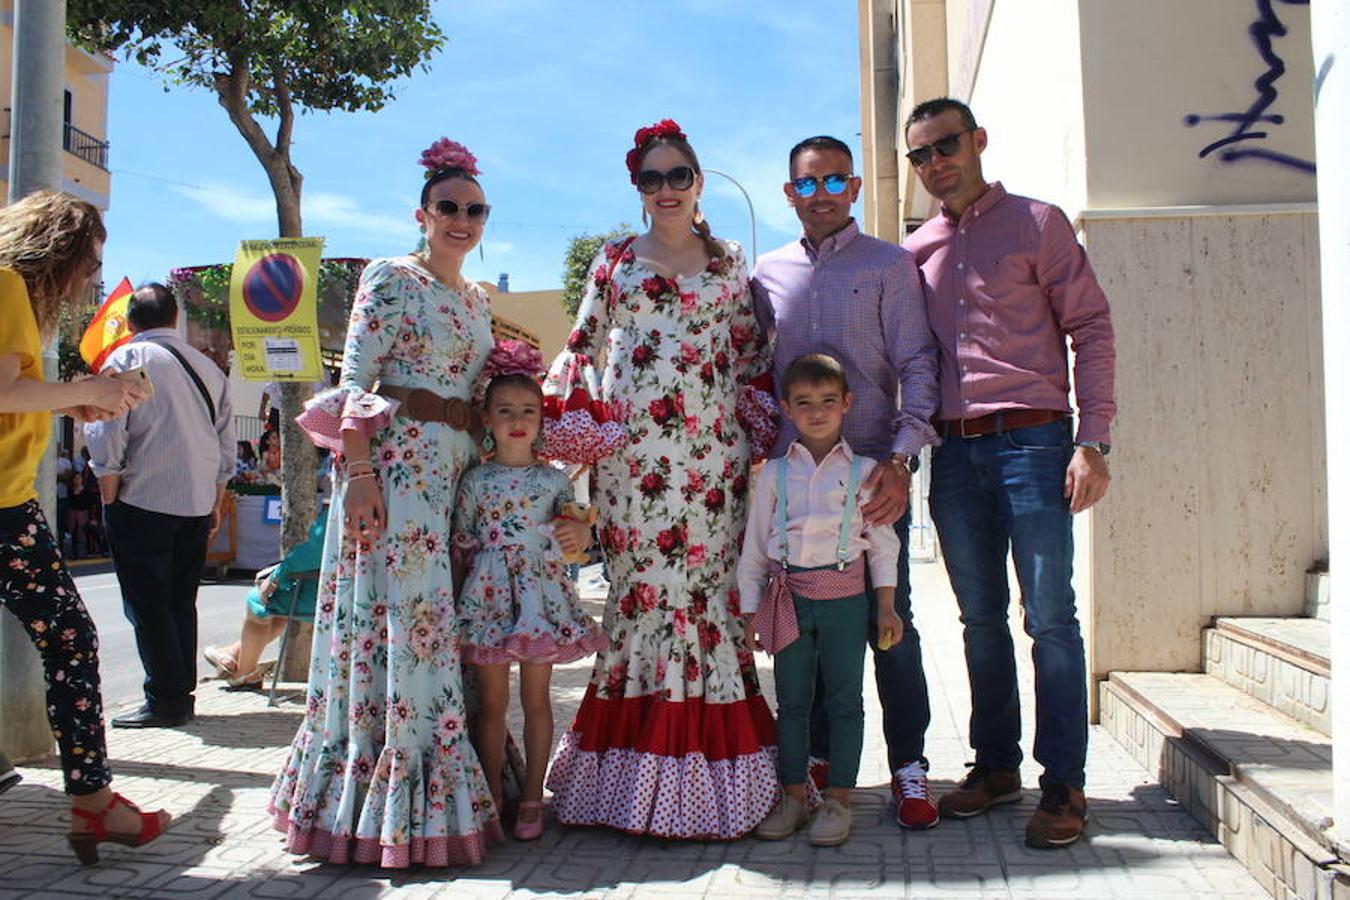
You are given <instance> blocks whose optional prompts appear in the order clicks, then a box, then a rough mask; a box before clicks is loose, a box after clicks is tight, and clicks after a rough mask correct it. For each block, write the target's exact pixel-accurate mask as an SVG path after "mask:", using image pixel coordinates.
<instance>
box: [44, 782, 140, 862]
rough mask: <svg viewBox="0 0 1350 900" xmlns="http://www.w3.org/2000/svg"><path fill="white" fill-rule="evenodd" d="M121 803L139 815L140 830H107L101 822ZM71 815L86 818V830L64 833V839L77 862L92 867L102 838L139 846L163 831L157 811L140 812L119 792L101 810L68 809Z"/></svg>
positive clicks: (116, 842) (138, 808)
mask: <svg viewBox="0 0 1350 900" xmlns="http://www.w3.org/2000/svg"><path fill="white" fill-rule="evenodd" d="M119 803H122V804H125V805H126V806H129V807H131V808H132V809H134V810H135V811H136V812H137V813H140V816H141V830H140V831H139V832H137V833H136V834H127V833H125V832H121V831H109V830H108V828H107V826H106V825H105V824H104V819H105V818H106V817H107V815H108V813H110V812H112V808H113V807H114V806H116V805H117V804H119ZM70 812H71V815H72V816H83V817H84V818H85V819H87V820H88V821H89V830H88V831H72V832H70V833H69V834H67V835H66V840H67V841H69V842H70V849H71V850H74V851H75V855H76V856H77V857H79V860H80V865H83V866H92V865H93V864H94V863H96V862H98V845H99V844H101V843H103V842H104V841H108V842H110V843H113V844H121V845H122V846H124V847H139V846H141V845H143V844H148V843H150V842H151V841H153V840H154V839H155V838H157V837H159V836H160V834H161V833H162V832H163V831H164V827H163V826H162V825H160V823H159V815H158V814H157V813H148V812H141V808H140V807H139V806H137V805H136V804H134V803H132V802H131V801H130V800H128V799H127V798H126V797H123V796H122V795H121V794H113V796H112V799H111V800H109V801H108V805H107V806H105V807H104V808H103V812H100V813H91V812H89V811H88V810H83V809H74V808H72V809H71V811H70Z"/></svg>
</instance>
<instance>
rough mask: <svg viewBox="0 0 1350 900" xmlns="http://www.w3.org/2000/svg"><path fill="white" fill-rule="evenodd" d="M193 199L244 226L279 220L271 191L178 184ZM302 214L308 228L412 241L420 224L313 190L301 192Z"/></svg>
mask: <svg viewBox="0 0 1350 900" xmlns="http://www.w3.org/2000/svg"><path fill="white" fill-rule="evenodd" d="M173 189H174V190H175V191H178V192H179V193H180V194H182V195H183V196H184V197H187V198H188V199H189V200H192V201H195V202H196V203H198V204H200V205H201V206H202V207H204V208H205V209H206V211H207V212H208V213H210V214H211V215H214V216H216V217H218V218H222V219H225V220H227V221H230V222H235V223H238V224H240V225H271V224H273V223H275V222H276V218H277V211H276V202H275V201H274V200H273V198H272V195H271V194H261V193H250V192H248V191H242V190H240V189H239V188H238V187H236V186H233V185H225V184H193V185H174V186H173ZM300 204H301V213H302V214H303V216H304V222H305V231H306V232H308V233H311V234H322V233H324V232H351V233H357V234H366V235H374V236H378V237H383V238H393V239H400V240H404V241H408V242H411V241H412V240H413V239H414V238H415V236H416V228H417V226H416V224H415V223H414V222H413V219H412V216H411V214H406V215H394V214H392V213H388V212H382V211H376V210H369V209H365V208H363V207H362V205H361V203H360V202H359V201H358V200H357V199H356V198H355V197H351V196H348V195H346V194H335V193H331V192H325V191H310V192H307V193H304V194H302V195H301V200H300Z"/></svg>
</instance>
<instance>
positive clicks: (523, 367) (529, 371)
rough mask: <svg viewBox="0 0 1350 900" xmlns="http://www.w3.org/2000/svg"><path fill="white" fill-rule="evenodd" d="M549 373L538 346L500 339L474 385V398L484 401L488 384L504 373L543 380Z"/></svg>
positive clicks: (479, 401)
mask: <svg viewBox="0 0 1350 900" xmlns="http://www.w3.org/2000/svg"><path fill="white" fill-rule="evenodd" d="M547 374H548V371H547V369H545V367H544V356H543V354H542V353H540V352H539V350H538V348H536V347H532V346H531V345H530V344H528V343H526V342H525V341H521V340H515V339H512V340H505V341H498V342H497V343H496V345H495V346H494V347H493V348H492V351H491V352H490V353H488V358H487V362H485V363H484V364H483V372H482V374H481V375H479V376H478V383H477V384H476V385H475V386H474V392H473V396H474V400H475V401H477V402H478V403H482V402H483V398H484V397H486V396H487V389H488V385H489V384H491V383H492V379H494V378H497V377H499V376H502V375H524V376H525V377H526V378H530V379H532V380H534V381H543V380H544V376H545V375H547Z"/></svg>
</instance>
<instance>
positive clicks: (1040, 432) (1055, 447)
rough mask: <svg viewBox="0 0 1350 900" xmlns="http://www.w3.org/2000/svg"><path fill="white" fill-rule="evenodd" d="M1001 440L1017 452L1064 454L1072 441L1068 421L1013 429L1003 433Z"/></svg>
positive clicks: (1063, 420)
mask: <svg viewBox="0 0 1350 900" xmlns="http://www.w3.org/2000/svg"><path fill="white" fill-rule="evenodd" d="M1003 439H1004V440H1006V441H1007V442H1008V446H1010V447H1012V448H1014V449H1017V450H1043V451H1060V452H1064V451H1066V450H1068V449H1069V448H1070V447H1071V446H1073V441H1072V440H1071V439H1070V437H1069V424H1068V420H1065V419H1061V420H1060V421H1058V422H1047V423H1046V424H1044V425H1033V426H1031V427H1030V428H1014V429H1013V430H1012V431H1005V432H1004V433H1003Z"/></svg>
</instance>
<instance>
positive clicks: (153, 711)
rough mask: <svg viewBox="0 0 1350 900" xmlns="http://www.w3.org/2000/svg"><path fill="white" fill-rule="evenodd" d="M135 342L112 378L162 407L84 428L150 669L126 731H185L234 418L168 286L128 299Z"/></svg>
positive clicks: (127, 604) (115, 356)
mask: <svg viewBox="0 0 1350 900" xmlns="http://www.w3.org/2000/svg"><path fill="white" fill-rule="evenodd" d="M127 323H128V325H129V326H130V329H131V331H132V333H133V334H135V337H134V338H132V340H131V341H130V342H128V343H127V344H125V345H123V346H121V347H119V348H118V349H117V350H115V351H113V353H112V355H110V356H109V357H108V360H107V362H106V363H104V370H106V371H108V372H122V371H127V370H130V369H137V368H139V369H143V370H144V371H145V373H146V374H147V375H148V376H149V379H150V383H151V385H152V386H153V388H154V395H153V396H152V397H150V399H148V400H146V401H145V402H144V403H142V404H141V405H140V406H138V407H137V408H136V409H135V410H133V411H132V412H130V413H127V414H126V415H123V416H121V417H120V418H116V419H111V420H109V421H107V422H93V423H90V424H88V425H85V431H84V434H85V440H86V441H87V442H88V444H89V451H90V456H91V460H92V463H93V467H94V474H95V475H97V476H98V483H99V491H100V492H101V493H102V495H103V504H104V507H103V510H104V513H103V515H104V520H105V522H106V524H107V530H108V543H109V545H110V546H111V548H112V556H113V565H114V567H115V568H116V570H117V581H118V584H119V585H121V588H122V603H123V607H124V609H125V610H126V614H127V618H128V619H130V620H131V624H132V626H133V628H134V629H135V632H136V649H137V651H139V653H140V657H141V662H142V664H143V665H144V666H145V704H144V705H143V706H142V707H141V708H140V709H139V710H137V711H136V712H133V713H129V714H128V715H125V716H119V717H118V718H116V719H113V725H115V726H119V727H123V728H154V727H172V726H175V725H182V724H183V723H185V722H187V721H188V720H189V719H191V718H192V712H193V709H192V707H193V689H194V688H195V686H196V683H197V583H198V581H200V579H201V574H202V568H203V566H204V565H205V563H206V547H207V543H208V542H209V540H210V535H211V534H213V533H214V531H215V528H216V527H217V526H218V525H219V524H220V501H221V498H222V497H223V496H224V493H225V483H226V482H227V481H229V480H230V478H231V477H232V476H233V475H234V456H235V443H234V409H233V406H232V405H231V402H230V386H229V382H228V381H227V379H226V377H225V373H224V372H222V371H220V368H219V367H217V366H216V364H215V363H213V362H212V361H211V360H210V359H209V358H208V357H207V356H206V355H204V354H203V353H201V352H200V351H198V350H197V349H196V348H194V347H192V346H191V345H190V344H188V343H187V342H186V341H184V340H183V339H182V338H180V337H179V336H178V331H177V328H176V325H177V323H178V305H177V302H176V301H175V299H174V296H173V294H172V293H171V292H170V291H169V290H168V289H167V288H166V287H164V286H163V285H161V284H149V285H146V286H145V287H142V288H140V289H139V290H137V291H136V293H135V294H134V295H133V296H132V299H131V302H130V304H129V306H128V308H127Z"/></svg>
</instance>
